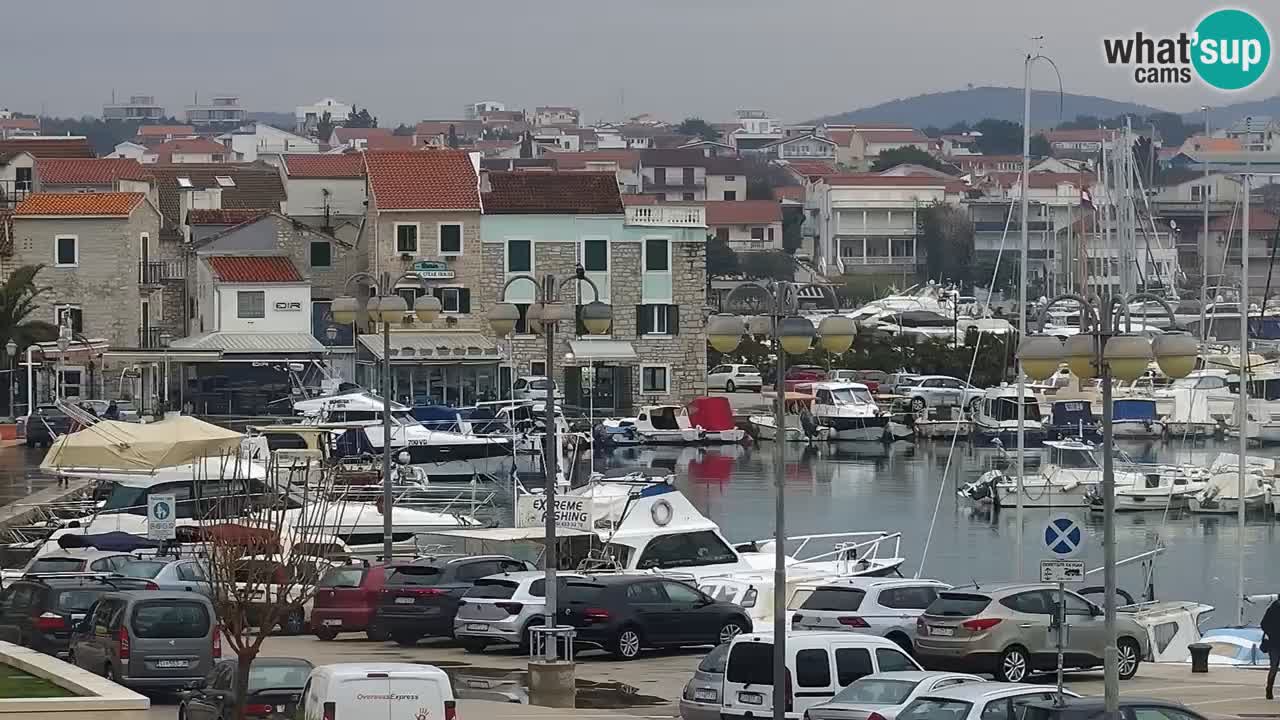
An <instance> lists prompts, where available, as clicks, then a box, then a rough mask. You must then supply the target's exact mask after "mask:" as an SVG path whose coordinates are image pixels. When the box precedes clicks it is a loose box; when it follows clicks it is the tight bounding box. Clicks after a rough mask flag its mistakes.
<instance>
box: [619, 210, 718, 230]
mask: <svg viewBox="0 0 1280 720" xmlns="http://www.w3.org/2000/svg"><path fill="white" fill-rule="evenodd" d="M626 210H627V216H626V223H627V224H628V225H647V226H660V227H706V226H707V214H706V210H705V209H704V208H702V207H701V206H693V205H632V206H630V207H628V208H627V209H626Z"/></svg>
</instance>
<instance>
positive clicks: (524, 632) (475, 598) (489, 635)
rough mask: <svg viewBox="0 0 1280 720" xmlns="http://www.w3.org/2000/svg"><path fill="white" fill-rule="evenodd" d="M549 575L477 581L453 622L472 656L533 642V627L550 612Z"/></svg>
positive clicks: (509, 575)
mask: <svg viewBox="0 0 1280 720" xmlns="http://www.w3.org/2000/svg"><path fill="white" fill-rule="evenodd" d="M557 577H558V578H559V579H560V580H561V581H563V580H564V579H566V578H580V577H582V576H581V575H578V574H576V573H560V574H559V575H558V576H557ZM546 587H547V574H546V572H545V571H542V570H528V571H521V572H509V573H503V574H501V575H490V576H488V577H483V578H480V579H479V580H476V583H475V585H473V586H472V587H471V588H470V589H469V590H467V592H466V593H465V594H463V596H462V599H460V600H459V601H458V613H457V615H455V616H454V619H453V635H454V637H455V638H457V639H458V641H459V642H461V643H462V647H463V648H465V649H466V650H467V651H468V652H480V651H482V650H484V648H485V646H487V645H491V644H499V643H515V644H516V645H519V646H520V647H521V648H524V647H526V646H527V644H528V642H529V626H530V625H541V624H542V615H543V613H544V612H545V611H546V607H547V601H546Z"/></svg>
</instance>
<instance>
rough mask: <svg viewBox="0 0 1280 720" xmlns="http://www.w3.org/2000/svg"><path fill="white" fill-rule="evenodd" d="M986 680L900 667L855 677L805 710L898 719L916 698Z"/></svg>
mask: <svg viewBox="0 0 1280 720" xmlns="http://www.w3.org/2000/svg"><path fill="white" fill-rule="evenodd" d="M972 682H985V681H984V680H983V679H982V678H980V677H978V676H977V675H966V674H964V673H950V672H930V671H928V670H900V671H898V672H882V673H875V674H873V675H868V676H866V677H863V678H859V679H857V680H854V681H853V683H852V684H850V685H849V686H848V687H846V688H845V689H843V690H841V691H840V692H838V693H836V696H835V697H833V698H831V699H830V700H828V701H827V702H824V703H820V704H818V705H814V706H813V707H811V708H809V709H808V710H806V711H805V714H804V717H805V720H871V717H872V716H873V715H875V716H876V717H880V718H883V720H894V718H896V717H897V716H898V713H899V712H901V711H902V709H903V708H905V707H906V706H907V705H910V704H911V701H912V700H915V699H916V698H918V697H920V696H921V695H926V694H929V693H932V692H934V691H937V690H941V689H943V688H947V687H951V686H953V685H962V684H964V683H972Z"/></svg>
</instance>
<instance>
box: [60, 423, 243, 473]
mask: <svg viewBox="0 0 1280 720" xmlns="http://www.w3.org/2000/svg"><path fill="white" fill-rule="evenodd" d="M243 437H244V436H243V435H241V434H240V433H238V432H234V431H232V430H227V429H226V428H222V427H218V426H217V425H213V424H210V423H207V422H205V421H203V420H199V419H196V418H194V417H191V416H189V415H179V416H176V417H171V418H165V419H164V420H161V421H159V422H154V423H146V424H142V423H130V422H120V421H116V420H103V421H101V422H98V423H95V424H93V425H90V426H89V427H87V428H85V429H83V430H79V431H77V432H73V433H67V434H66V435H63V436H62V437H59V438H58V439H57V440H56V441H54V443H53V447H51V448H49V452H48V453H46V454H45V456H44V461H43V462H41V463H40V469H41V470H46V471H57V470H64V469H71V468H97V469H109V470H135V471H136V470H147V471H154V470H156V469H158V468H163V467H173V466H175V465H186V464H188V463H191V462H194V461H196V460H200V459H202V458H209V457H218V456H227V455H235V454H236V453H238V452H239V450H240V440H241V439H242V438H243Z"/></svg>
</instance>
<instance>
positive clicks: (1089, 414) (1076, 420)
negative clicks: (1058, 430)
mask: <svg viewBox="0 0 1280 720" xmlns="http://www.w3.org/2000/svg"><path fill="white" fill-rule="evenodd" d="M1051 413H1052V419H1051V422H1052V424H1053V426H1054V427H1078V426H1079V425H1081V424H1083V425H1084V426H1085V427H1093V426H1094V425H1096V424H1097V423H1096V422H1094V419H1093V410H1092V408H1090V407H1089V402H1088V401H1087V400H1062V401H1059V402H1055V403H1054V404H1053V408H1052V410H1051Z"/></svg>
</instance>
